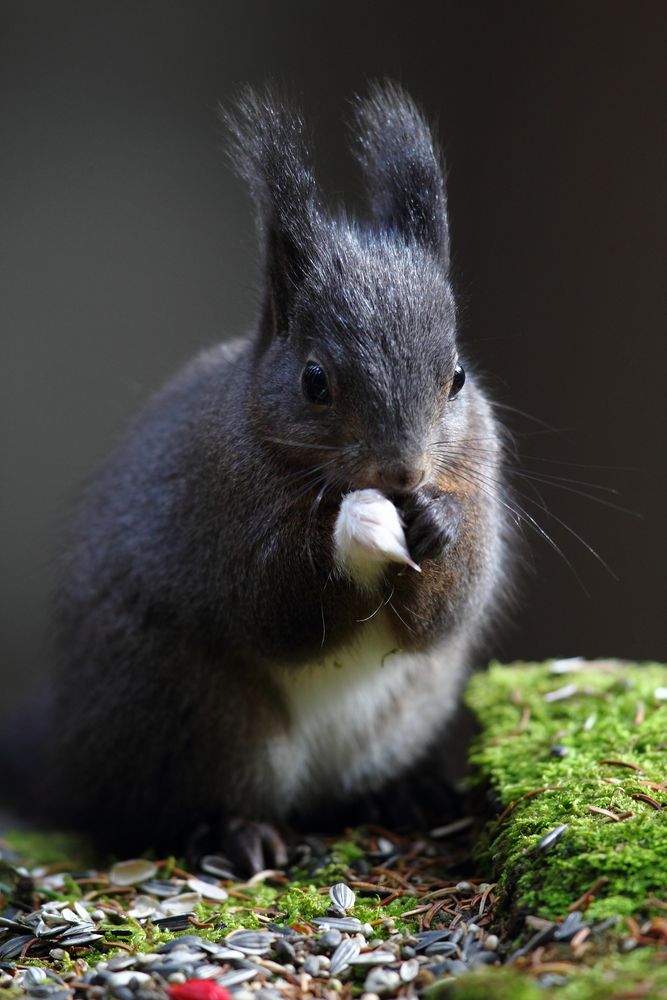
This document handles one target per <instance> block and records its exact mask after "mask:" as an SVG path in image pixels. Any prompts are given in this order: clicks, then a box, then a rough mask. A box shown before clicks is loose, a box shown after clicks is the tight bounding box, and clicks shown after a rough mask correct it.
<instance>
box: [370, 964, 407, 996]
mask: <svg viewBox="0 0 667 1000" xmlns="http://www.w3.org/2000/svg"><path fill="white" fill-rule="evenodd" d="M400 985H401V977H400V976H399V974H398V972H394V970H393V969H371V971H370V972H369V973H368V975H367V976H366V981H365V982H364V989H365V990H366V992H368V993H377V995H378V996H380V997H382V996H387V995H389V994H391V993H395V992H396V990H397V989H398V988H399V986H400Z"/></svg>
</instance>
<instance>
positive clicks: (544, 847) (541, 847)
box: [533, 823, 569, 851]
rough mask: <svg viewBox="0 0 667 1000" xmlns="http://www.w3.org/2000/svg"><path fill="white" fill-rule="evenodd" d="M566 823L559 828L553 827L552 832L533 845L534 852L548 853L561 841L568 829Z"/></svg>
mask: <svg viewBox="0 0 667 1000" xmlns="http://www.w3.org/2000/svg"><path fill="white" fill-rule="evenodd" d="M568 825H569V824H568V823H561V824H560V826H555V827H554V828H553V830H549V832H548V833H545V835H544V836H543V837H542V839H541V840H539V841H538V842H537V844H535V847H534V848H533V850H534V851H549V850H551V848H552V847H554V846H555V845H556V844H557V843H558V841H559V840H560V839H561V837H562V836H563V834H564V833H565V831H566V830H567V828H568Z"/></svg>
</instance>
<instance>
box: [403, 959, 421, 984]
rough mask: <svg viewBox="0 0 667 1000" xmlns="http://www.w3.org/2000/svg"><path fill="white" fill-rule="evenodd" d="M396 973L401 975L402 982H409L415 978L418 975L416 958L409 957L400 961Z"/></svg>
mask: <svg viewBox="0 0 667 1000" xmlns="http://www.w3.org/2000/svg"><path fill="white" fill-rule="evenodd" d="M398 974H399V976H400V977H401V981H402V982H404V983H411V982H412V980H413V979H416V978H417V976H418V975H419V962H418V960H417V959H416V958H409V959H407V961H405V962H401V967H400V969H399V970H398Z"/></svg>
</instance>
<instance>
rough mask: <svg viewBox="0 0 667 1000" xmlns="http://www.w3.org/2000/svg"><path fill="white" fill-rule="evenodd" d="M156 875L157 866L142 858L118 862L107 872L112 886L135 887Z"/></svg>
mask: <svg viewBox="0 0 667 1000" xmlns="http://www.w3.org/2000/svg"><path fill="white" fill-rule="evenodd" d="M155 875H157V865H154V864H153V862H152V861H144V860H143V858H135V859H133V860H131V861H118V862H117V863H116V864H115V865H113V866H112V868H111V869H110V871H109V878H110V879H111V882H112V883H113V885H137V884H138V883H139V882H145V881H146V880H147V879H151V878H153V877H154V876H155Z"/></svg>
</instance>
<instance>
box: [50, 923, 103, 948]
mask: <svg viewBox="0 0 667 1000" xmlns="http://www.w3.org/2000/svg"><path fill="white" fill-rule="evenodd" d="M101 939H102V935H101V934H97V933H94V932H91V933H88V932H86V931H80V930H79V929H78V928H77V930H76V933H75V934H72V935H70V936H68V937H67V938H65V937H64V936H63V937H61V938H60V943H61V945H62V946H63V948H73V947H74V946H75V945H78V944H92V943H93V941H100V940H101Z"/></svg>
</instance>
